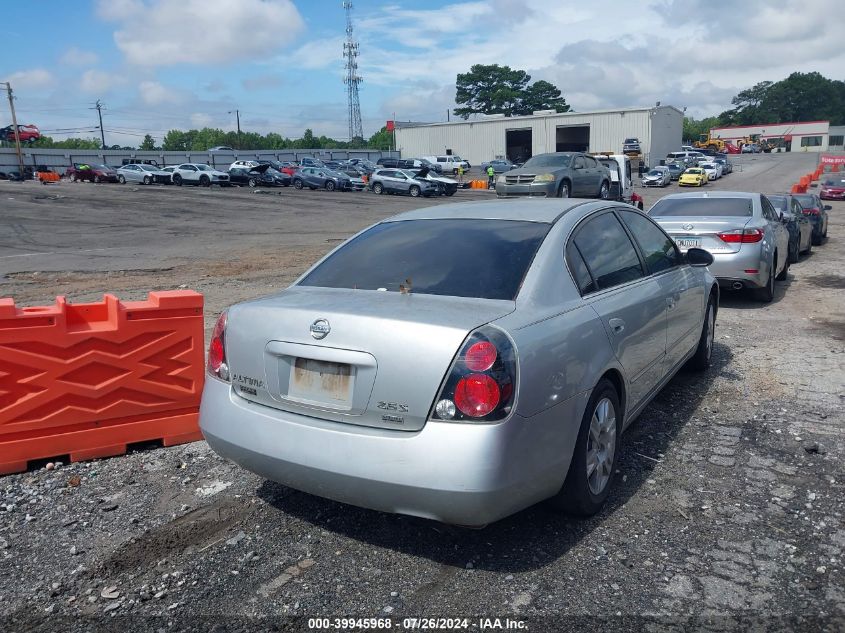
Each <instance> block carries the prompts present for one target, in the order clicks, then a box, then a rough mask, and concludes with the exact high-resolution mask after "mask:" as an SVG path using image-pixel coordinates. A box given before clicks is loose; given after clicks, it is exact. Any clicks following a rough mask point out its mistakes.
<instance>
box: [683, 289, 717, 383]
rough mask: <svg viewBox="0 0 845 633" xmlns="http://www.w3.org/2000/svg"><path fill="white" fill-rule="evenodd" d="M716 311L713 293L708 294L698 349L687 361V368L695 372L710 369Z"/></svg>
mask: <svg viewBox="0 0 845 633" xmlns="http://www.w3.org/2000/svg"><path fill="white" fill-rule="evenodd" d="M717 310H718V307H717V306H716V299H715V297H714V296H713V293H710V298H709V299H708V300H707V310H705V312H704V325H703V326H702V327H701V338H699V339H698V347H697V348H696V350H695V354H693V356H692V358H690V359H689V361H688V365H689V367H690V368H691V369H693V370H695V371H706V370H707V369H709V368H710V363H711V360H712V358H713V338H714V336H715V331H716V312H717Z"/></svg>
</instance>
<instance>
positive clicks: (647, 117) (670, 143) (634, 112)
mask: <svg viewBox="0 0 845 633" xmlns="http://www.w3.org/2000/svg"><path fill="white" fill-rule="evenodd" d="M683 116H684V115H683V113H682V112H681V111H680V110H678V109H677V108H674V107H671V106H661V107H655V108H640V109H631V110H614V111H608V112H592V113H589V112H585V113H566V114H550V115H535V116H526V117H503V118H493V117H491V118H487V119H479V120H477V121H455V122H450V123H435V124H432V125H421V126H416V127H404V128H403V127H400V128H397V130H396V145H397V147H398V149H399V151H400V152H401V153H402V156H403V157H406V158H410V157H418V156H431V155H434V156H436V155H439V154H440V155H442V154H445V153H446V150H447V149H451V150H452V153H454V154H458V155H459V156H461V157H462V158H464V159H466V160H468V161H469V162H470V163H471V164H472V165H478V164H480V163H482V162H484V161H486V160H490V159H491V158H494V157H496V156H505V155H506V148H505V138H506V132H507V131H508V130H521V129H530V130H531V136H532V149H533V154H534V155H537V154H542V153H544V152H554V151H555V144H556V136H557V128H558V127H559V126H576V125H587V126H589V128H590V147H589V151H591V152H612V153H619V152H621V151H622V142H623V141H624V140H625V138H627V137H637V138H639V139H640V143H641V147H642V150H643V153H644V158H645V159H646V161H649V160H650V159H651V158H652V157H654V158H655V159H659V158H661V157H664V156H665V155H666V154H667V153H668V152H670V151H673V150H678V149H680V146H681V135H682V128H683ZM652 146H654V147H652ZM655 164H656V161H655Z"/></svg>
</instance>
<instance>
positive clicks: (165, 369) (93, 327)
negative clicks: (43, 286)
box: [0, 290, 204, 474]
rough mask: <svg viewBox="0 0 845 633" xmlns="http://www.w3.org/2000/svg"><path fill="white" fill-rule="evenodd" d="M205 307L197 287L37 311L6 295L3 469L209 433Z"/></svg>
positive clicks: (0, 348) (1, 309)
mask: <svg viewBox="0 0 845 633" xmlns="http://www.w3.org/2000/svg"><path fill="white" fill-rule="evenodd" d="M202 310H203V297H202V295H201V294H199V293H196V292H193V291H190V290H188V291H166V292H151V293H150V294H149V297H148V299H147V300H146V301H134V302H126V303H122V302H120V301H119V300H118V299H117V297H114V296H112V295H105V296H104V297H103V301H101V302H96V303H78V304H70V303H68V302H67V301H66V300H65V298H64V297H57V298H56V303H55V304H54V305H51V306H39V307H33V308H18V307H16V306H15V302H14V300H13V299H0V359H2V362H0V474H7V473H13V472H20V471H23V470H26V468H27V462H28V461H29V460H32V459H44V458H48V457H54V456H58V455H69V456H70V460H71V461H74V462H75V461H81V460H86V459H94V458H97V457H108V456H111V455H121V454H123V453H125V452H126V445H127V444H132V443H134V442H143V441H149V440H157V439H160V440H163V442H164V445H165V446H170V445H173V444H181V443H184V442H192V441H195V440H199V439H202V435H201V433H200V431H199V426H198V417H199V403H200V396H201V394H202V385H203V378H204V354H203V352H204V341H203V334H204V330H203V316H202Z"/></svg>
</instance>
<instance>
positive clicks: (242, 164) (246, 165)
mask: <svg viewBox="0 0 845 633" xmlns="http://www.w3.org/2000/svg"><path fill="white" fill-rule="evenodd" d="M258 165H259V163H258V161H257V160H236V161H235V162H234V163H232V164H231V165H229V169H246V170H247V171H249V170H250V169H252V168H253V167H258Z"/></svg>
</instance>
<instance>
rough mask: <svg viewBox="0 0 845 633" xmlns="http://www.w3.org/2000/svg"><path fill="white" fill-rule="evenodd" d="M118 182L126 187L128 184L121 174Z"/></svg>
mask: <svg viewBox="0 0 845 633" xmlns="http://www.w3.org/2000/svg"><path fill="white" fill-rule="evenodd" d="M117 182H119V183H120V184H121V185H125V184H126V177H125V176H124V175H123V174H121V175H120V176H118V177H117Z"/></svg>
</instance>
